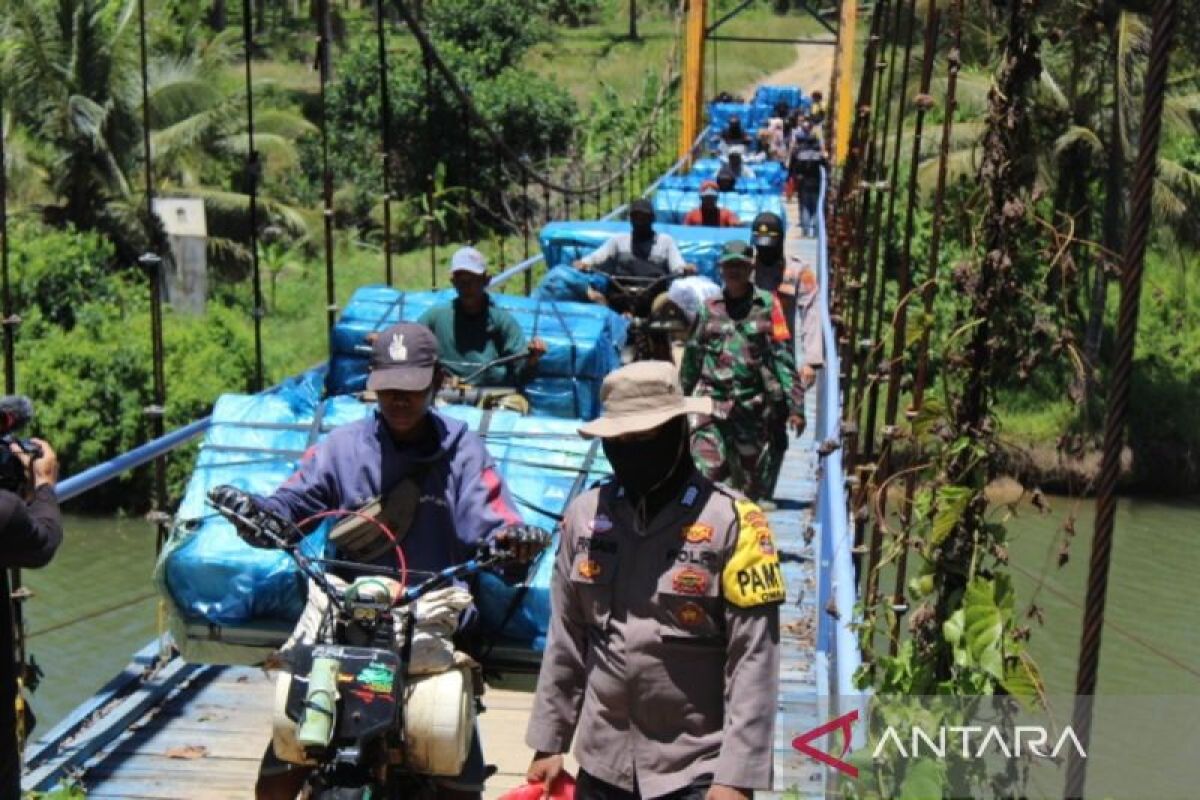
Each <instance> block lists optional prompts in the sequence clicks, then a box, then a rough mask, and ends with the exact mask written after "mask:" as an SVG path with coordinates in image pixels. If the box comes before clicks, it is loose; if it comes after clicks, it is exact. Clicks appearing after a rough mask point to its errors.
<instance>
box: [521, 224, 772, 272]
mask: <svg viewBox="0 0 1200 800" xmlns="http://www.w3.org/2000/svg"><path fill="white" fill-rule="evenodd" d="M654 230H656V231H660V232H662V233H665V234H667V235H669V236H670V237H671V238H672V239H674V240H675V243H676V244H677V245H678V246H679V252H680V253H681V254H682V255H683V259H684V261H687V262H689V263H691V264H695V265H696V267H697V268H698V269H699V271H700V274H701V275H706V276H708V277H709V278H712V279H713V280H719V278H718V277H717V274H718V273H717V259H718V258H719V257H720V255H721V249H722V248H723V247H724V246H725V243H726V242H728V241H733V240H740V241H743V242H748V241H750V233H749V231H748V230H747V229H745V228H705V227H700V226H687V225H663V224H660V223H657V222H656V223H655V224H654ZM618 233H629V223H628V222H551V223H550V224H549V225H547V226H546V227H544V228H542V232H541V233H540V234H539V235H538V241H539V242H540V244H541V246H542V255H544V256H545V258H546V265H547V266H548V267H551V268H553V267H557V266H562V265H569V264H570V263H571V262H572V261H574V260H575V259H577V258H580V257H582V256H585V255H587V254H588V253H590V252H592V251H593V250H595V249H596V248H597V247H599V246H600V245H602V244H604V242H605V241H607V240H608V238H609V237H610V236H613V235H614V234H618ZM547 277H548V276H547Z"/></svg>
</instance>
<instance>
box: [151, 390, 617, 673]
mask: <svg viewBox="0 0 1200 800" xmlns="http://www.w3.org/2000/svg"><path fill="white" fill-rule="evenodd" d="M322 377H323V375H321V374H320V373H319V372H312V373H307V374H306V375H305V376H304V377H303V378H302V379H300V380H296V381H291V382H289V383H288V384H286V385H284V386H282V387H279V388H277V389H275V390H272V391H270V392H268V393H265V394H262V395H254V396H248V395H225V396H223V397H221V399H220V400H218V401H217V404H216V407H215V408H214V409H213V415H212V425H211V427H210V428H209V430H208V433H207V434H206V436H205V439H204V443H203V444H202V445H201V448H200V455H199V458H198V460H197V464H196V469H195V471H194V472H193V473H192V477H191V479H190V481H189V482H188V487H187V492H186V494H185V495H184V499H183V502H182V504H181V505H180V508H179V512H178V514H177V516H176V520H177V521H176V525H175V528H174V530H173V531H172V534H171V538H170V540H169V542H168V544H167V546H166V547H165V548H164V550H163V554H162V556H161V557H160V561H159V564H158V567H157V569H156V580H157V581H158V583H159V587H160V591H161V592H162V593H163V595H164V597H165V598H166V599H167V601H168V603H169V604H170V606H171V608H172V610H173V615H174V616H175V618H176V619H177V620H178V621H181V622H183V623H185V624H191V625H192V626H195V625H197V624H199V625H200V626H201V628H202V629H203V628H204V627H205V626H218V627H220V628H224V629H237V628H240V627H252V628H255V629H258V630H263V629H269V630H277V631H278V632H279V633H278V636H279V638H278V641H277V642H275V643H274V644H276V645H277V644H278V643H280V642H282V641H283V639H284V638H286V635H287V633H288V632H289V631H290V630H291V626H292V625H294V624H295V621H296V620H297V619H298V618H299V616H300V613H301V611H302V610H303V607H304V601H305V592H306V587H305V580H304V578H303V576H302V575H301V574H300V572H299V570H298V569H297V568H296V566H295V564H294V562H293V561H292V560H291V559H290V558H289V557H288V556H286V555H285V554H283V553H280V552H276V551H271V550H260V549H256V548H253V547H250V546H249V545H246V544H245V543H243V542H242V541H241V540H240V539H239V538H238V536H237V534H236V533H235V532H234V530H233V527H232V526H231V525H230V524H229V523H228V522H226V521H225V520H224V518H222V517H220V516H219V515H217V514H216V513H215V512H214V511H213V510H212V509H211V508H210V507H208V506H207V505H206V504H205V498H206V497H207V494H208V491H209V490H210V489H211V488H213V487H214V486H218V485H221V484H232V485H234V486H238V487H240V488H243V489H246V490H247V491H252V492H256V493H258V494H264V495H265V494H270V493H271V492H272V491H274V490H275V488H276V487H277V486H278V485H279V484H280V483H282V482H283V481H284V480H285V479H286V478H287V477H288V476H289V475H290V474H291V473H292V472H293V471H294V469H295V467H296V463H297V461H298V459H299V457H300V455H301V454H302V453H303V452H304V450H305V449H307V448H308V447H309V446H311V445H312V444H313V443H315V442H317V441H319V440H320V439H323V438H324V437H325V435H327V433H328V432H329V431H330V430H332V429H333V428H334V427H336V426H338V425H342V424H345V423H348V422H351V421H354V420H357V419H361V418H362V417H364V416H366V415H368V414H371V413H372V412H373V410H374V405H373V404H365V403H362V402H359V401H358V400H356V399H354V398H352V397H334V398H331V399H329V400H326V401H325V402H324V403H321V402H320V379H321V378H322ZM318 409H319V411H318ZM439 410H440V411H441V412H443V413H445V414H447V415H449V416H452V417H455V418H456V419H461V420H463V421H464V422H466V423H467V424H468V426H469V427H470V428H471V429H472V430H479V429H480V427H481V425H482V423H483V420H484V415H485V414H486V415H487V426H486V435H485V440H486V441H487V445H488V450H489V451H490V452H491V454H492V456H493V458H495V460H496V462H497V468H498V471H499V472H500V475H501V476H502V477H503V479H504V481H505V483H506V485H507V486H508V488H509V491H510V492H511V494H512V495H513V499H514V500H515V501H516V502H517V504H518V506H519V507H520V510H521V512H522V515H523V516H524V518H525V520H526V521H527V522H529V523H530V524H535V525H540V526H542V527H545V528H553V527H554V526H555V524H556V522H557V518H558V516H559V515H561V514H562V511H563V509H564V508H565V507H566V504H567V502H568V500H569V499H571V498H573V497H574V496H575V495H576V494H578V493H580V492H581V491H583V490H584V489H586V488H587V487H588V486H590V485H591V484H592V483H594V482H595V481H596V480H598V479H600V478H602V477H603V476H604V475H606V474H608V472H609V467H608V462H607V461H606V460H605V458H604V452H603V450H601V449H600V448H599V447H598V446H597V444H596V440H593V441H587V440H584V439H581V438H580V437H579V436H578V434H577V428H578V426H579V424H580V420H560V419H550V418H537V417H522V416H520V415H518V414H515V413H513V412H510V411H494V412H483V411H480V410H478V409H475V408H470V407H465V406H448V407H445V408H442V409H439ZM314 419H317V420H318V422H317V423H314ZM324 548H325V533H324V529H321V530H318V531H317V532H315V533H313V534H310V536H309V538H308V539H307V540H306V549H307V552H309V553H310V554H312V555H317V554H321V553H322V552H323V551H324ZM554 550H555V545H553V544H552V545H551V547H550V548H548V549H547V550H546V551H545V553H543V554H542V556H540V557H539V559H538V561H537V562H535V564H534V565H533V566H532V567H531V569H530V576H529V580H528V588H527V589H526V590H525V591H524V592H522V593H521V596H520V598H519V600H520V602H519V603H518V604H516V605H515V606H514V605H513V600H514V597H517V594H518V590H517V588H516V587H512V586H509V585H507V584H505V583H504V582H503V581H502V580H501V579H500V578H499V577H497V576H494V575H487V576H482V577H481V579H480V588H479V591H478V593H477V595H476V601H477V606H478V609H479V612H480V619H481V622H482V624H483V626H484V630H485V632H486V633H488V634H489V635H494V636H501V637H503V638H504V639H506V640H510V641H515V642H516V643H518V644H520V645H523V646H527V647H530V648H533V649H537V650H540V649H541V648H542V646H543V644H544V641H545V634H546V627H547V622H548V619H549V609H550V606H549V603H550V599H549V587H550V575H551V571H552V565H553V560H554ZM501 623H504V628H503V630H500V626H501ZM176 636H177V638H179V634H178V633H177V634H176ZM180 645H181V647H182V648H183V649H184V652H185V655H186V654H187V653H188V642H186V641H184V642H180ZM268 649H269V648H268ZM255 654H257V656H258V657H261V655H262V653H261V652H257V651H253V650H252V651H250V652H247V651H245V650H242V651H238V650H237V649H236V648H227V649H225V650H223V651H222V650H219V649H214V648H211V647H210V648H208V649H207V650H205V651H204V657H206V658H207V659H212V660H218V661H220V662H221V663H235V662H239V661H253V660H254V658H255Z"/></svg>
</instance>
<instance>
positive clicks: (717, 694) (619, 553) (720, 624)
mask: <svg viewBox="0 0 1200 800" xmlns="http://www.w3.org/2000/svg"><path fill="white" fill-rule="evenodd" d="M600 397H601V400H602V401H603V403H604V415H603V416H601V417H600V418H599V419H596V420H594V421H592V422H589V423H588V424H586V425H584V426H583V427H582V428H580V433H581V434H582V435H583V436H585V437H589V438H590V437H599V438H600V439H601V444H602V446H603V448H604V453H605V455H606V456H607V457H608V460H609V463H610V464H611V465H612V468H613V478H612V479H611V480H609V481H607V482H605V483H602V484H600V485H599V486H598V487H596V488H593V489H592V490H590V491H589V492H587V493H586V494H584V495H582V496H581V497H580V498H578V499H577V500H575V501H574V502H573V503H572V504H571V505H570V506H569V507H568V508H567V510H566V515H565V518H564V520H563V526H562V539H561V543H560V546H559V550H558V554H557V557H556V560H555V566H554V577H553V581H552V584H551V592H552V603H553V611H552V613H551V618H550V632H549V638H548V640H547V643H546V651H545V654H544V656H543V659H542V669H541V674H540V675H539V676H538V686H537V694H536V696H535V699H534V707H533V713H532V714H531V715H530V721H529V727H528V730H527V733H526V737H525V738H526V743H527V744H528V745H529V746H530V747H532V748H533V749H534V750H535V751H536V754H535V756H534V759H533V762H532V763H531V764H530V767H529V771H528V774H527V778H528V779H529V780H530V781H533V782H543V783H544V784H545V785H546V786H547V787H549V786H550V785H551V784H552V783H553V780H554V778H555V777H556V776H557V775H558V774H559V773H560V772H561V770H562V763H563V760H562V759H563V757H562V754H563V753H565V752H566V751H567V749H568V747H569V746H570V744H571V741H572V738H574V740H575V748H574V752H575V757H576V759H577V760H578V762H579V765H580V773H579V778H578V785H577V787H576V796H577V797H579V798H580V799H581V800H594V798H605V799H606V800H607V799H609V798H611V799H612V800H634V798H667V797H669V798H671V800H700V799H701V798H708V800H737V798H745V797H747V796H749V794H750V793H751V792H752V790H754V789H767V788H770V784H771V768H772V736H773V733H774V717H775V705H776V688H777V684H778V677H779V675H778V673H779V654H778V647H779V603H781V602H782V601H783V599H784V588H783V584H782V580H781V574H780V569H779V560H778V557H777V555H776V553H775V545H774V539H773V537H772V534H771V530H770V528H769V527H768V526H767V522H766V519H765V517H764V515H763V513H762V511H760V510H759V508H758V507H757V506H756V505H755V504H754V503H752V502H750V501H749V500H747V499H745V498H744V497H742V496H741V495H739V494H737V493H736V492H733V491H731V490H730V489H728V488H726V487H724V486H721V485H719V484H715V483H713V482H712V481H710V480H708V479H707V478H705V477H704V476H703V475H701V474H700V473H699V472H698V471H697V470H696V467H695V464H694V463H693V461H692V459H691V456H690V455H689V453H688V435H689V424H688V417H687V415H688V414H690V413H706V412H708V411H709V410H710V407H711V401H710V400H709V399H708V398H699V397H686V396H684V394H683V391H682V389H681V387H680V385H679V378H678V374H677V372H676V370H675V367H674V366H673V365H672V364H670V363H667V362H663V361H641V362H635V363H633V364H630V365H628V366H626V367H622V368H621V369H619V370H617V371H615V372H613V373H611V374H610V375H608V377H606V378H605V379H604V383H603V385H602V386H601V389H600Z"/></svg>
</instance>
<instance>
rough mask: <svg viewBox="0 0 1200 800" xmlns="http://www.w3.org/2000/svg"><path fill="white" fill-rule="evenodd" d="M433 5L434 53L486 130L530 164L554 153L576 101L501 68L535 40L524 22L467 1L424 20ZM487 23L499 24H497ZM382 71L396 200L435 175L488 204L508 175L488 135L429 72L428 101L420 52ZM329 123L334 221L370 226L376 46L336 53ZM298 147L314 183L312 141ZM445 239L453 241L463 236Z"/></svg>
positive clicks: (376, 160) (452, 233)
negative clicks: (465, 94)
mask: <svg viewBox="0 0 1200 800" xmlns="http://www.w3.org/2000/svg"><path fill="white" fill-rule="evenodd" d="M434 8H437V10H438V11H437V19H438V20H440V22H437V20H431V23H430V24H431V29H432V30H433V31H434V36H437V38H438V50H439V53H440V54H442V56H443V59H444V60H445V61H446V64H448V66H449V67H450V70H451V72H452V73H454V74H455V76H456V77H457V78H458V80H460V82H462V85H463V86H464V88H467V89H468V90H469V91H470V94H472V98H473V101H474V102H473V104H474V107H475V108H476V109H478V110H479V113H480V114H481V115H482V116H484V119H485V120H486V121H487V124H488V125H490V126H491V127H492V130H494V131H497V132H498V133H499V136H500V138H502V139H503V140H504V143H505V144H506V145H508V146H509V148H510V149H511V150H512V151H514V152H517V154H527V155H529V156H530V157H533V158H541V157H544V156H546V155H558V154H562V152H563V151H564V149H565V146H566V144H568V143H569V142H570V139H571V132H572V127H574V124H575V120H576V116H577V109H576V106H575V101H574V100H572V98H571V96H570V95H569V94H568V92H566V90H565V89H564V88H562V86H559V85H558V84H556V83H553V82H551V80H547V79H544V78H540V77H538V76H535V74H533V73H530V72H528V71H526V70H521V68H518V67H511V66H506V65H508V64H512V62H515V61H516V60H517V54H518V53H520V52H523V50H524V49H526V48H527V47H528V46H529V44H530V43H533V41H535V37H534V34H532V32H529V30H527V28H526V22H527V19H523V18H522V17H521V14H517V13H514V11H512V8H511V6H510V5H509V4H506V2H499V1H498V0H487V1H486V2H474V4H467V2H460V1H458V0H455V1H454V2H449V4H437V5H436V6H432V7H431V14H433V10H434ZM468 8H470V11H469V13H468ZM443 14H444V16H443ZM493 18H503V24H500V23H499V22H496V19H493ZM493 22H496V24H494V25H493V24H492V23H493ZM485 23H486V24H485ZM534 28H536V26H534ZM481 37H492V38H494V42H493V43H492V44H488V46H484V44H480V41H481ZM502 54H508V55H502ZM388 74H389V98H390V104H391V125H390V128H391V139H392V151H394V154H395V157H394V160H392V162H391V173H390V184H391V191H392V193H394V194H395V196H396V197H401V198H415V197H421V196H424V193H425V191H426V188H427V187H428V181H430V178H431V174H433V173H434V172H437V170H439V169H440V172H442V181H443V184H444V185H445V186H450V187H469V192H470V193H472V196H473V197H475V199H476V200H484V201H486V199H487V198H492V197H494V196H496V194H497V193H498V192H499V191H500V190H502V188H504V187H506V186H509V179H510V174H511V169H509V170H508V172H506V170H505V169H504V168H503V163H502V161H503V160H502V157H500V156H499V155H498V154H497V149H496V146H494V144H493V143H492V142H491V139H490V138H488V137H486V136H485V134H484V133H482V132H481V131H479V130H476V127H475V126H473V125H470V124H469V122H468V120H467V118H466V115H464V114H463V112H462V108H461V103H460V102H458V98H457V96H456V95H455V94H454V92H452V91H451V89H450V86H449V85H448V84H446V83H445V82H444V80H443V79H442V78H440V76H439V74H438V73H437V72H434V73H433V78H432V83H431V86H430V89H431V90H432V95H431V96H427V91H426V83H425V68H424V64H422V61H421V56H420V54H419V53H414V52H412V50H404V52H401V53H398V54H397V55H396V56H395V58H392V59H391V61H390V64H389V73H388ZM328 125H329V136H330V169H331V170H332V173H334V174H335V175H336V176H337V180H338V185H340V186H342V187H344V188H343V190H342V191H340V192H338V196H337V199H336V207H337V212H338V222H340V223H342V224H347V223H348V224H355V225H358V227H360V228H370V227H371V225H372V221H371V217H372V211H373V210H374V209H376V206H377V205H379V203H380V200H382V198H380V196H382V176H380V167H382V160H380V155H379V154H380V151H382V138H383V133H382V127H383V126H382V112H380V101H379V65H378V54H377V49H376V44H374V43H373V42H372V41H368V40H366V38H361V40H355V41H354V42H353V43H352V44H350V46H349V48H348V50H347V52H346V53H344V54H341V55H340V56H338V70H337V73H336V79H335V82H334V83H332V84H331V85H330V89H329V104H328ZM304 148H305V157H304V160H302V162H304V163H305V164H306V168H307V176H308V181H310V184H312V185H313V186H318V185H319V181H320V172H319V170H320V158H319V144H318V143H316V142H308V143H306V144H305V145H304ZM467 191H468V190H462V193H463V194H466V192H467ZM444 233H445V236H446V237H449V239H454V237H458V235H460V234H461V231H458V230H455V229H450V230H445V231H444Z"/></svg>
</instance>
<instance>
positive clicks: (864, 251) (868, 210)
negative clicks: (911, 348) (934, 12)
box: [842, 0, 900, 550]
mask: <svg viewBox="0 0 1200 800" xmlns="http://www.w3.org/2000/svg"><path fill="white" fill-rule="evenodd" d="M894 8H895V9H896V11H895V13H893V15H892V16H893V17H894V19H893V22H892V24H891V26H890V27H888V26H887V25H885V27H884V34H885V35H884V36H882V37H881V41H883V40H884V39H889V38H890V39H892V41H893V42H894V41H895V40H896V29H897V25H896V22H897V21H898V20H899V8H900V3H899V0H896V3H895V5H894ZM885 13H886V12H885ZM885 21H886V20H885ZM894 50H895V47H894V45H893V57H892V58H890V59H884V58H880V59H877V60H876V63H875V70H876V71H877V72H878V73H879V74H878V75H877V76H876V78H877V82H876V85H875V87H874V88H875V96H874V100H873V108H874V109H875V110H876V111H877V110H878V109H879V108H880V107H881V106H882V108H883V114H882V115H881V114H879V113H873V114H872V120H871V130H870V135H869V138H868V142H867V159H866V165H865V174H866V176H867V181H868V184H869V185H868V186H867V188H866V189H865V190H864V196H863V210H862V214H861V216H860V218H859V220H858V237H859V245H858V247H857V248H856V249H857V251H858V253H857V255H858V258H857V259H856V266H855V281H854V284H855V286H856V291H855V294H854V304H853V306H852V307H851V309H850V330H849V343H848V345H847V351H848V353H849V356H850V358H849V366H848V367H847V382H846V386H845V387H844V389H843V393H842V396H843V398H844V400H843V414H844V419H845V420H846V422H845V423H844V425H845V428H846V430H847V431H848V434H847V436H846V445H845V453H846V458H845V464H846V472H847V474H848V475H850V476H851V481H852V486H853V489H854V491H853V492H852V495H851V500H850V507H851V515H852V518H853V522H854V547H855V550H860V549H861V547H862V543H863V534H864V526H863V523H864V522H865V517H864V515H863V513H864V509H865V504H864V502H863V498H864V497H865V494H864V490H865V487H866V484H867V481H866V480H865V470H864V468H863V465H862V463H861V462H860V459H859V454H860V451H861V443H862V437H863V435H864V431H863V430H862V427H861V423H860V410H861V408H860V397H861V395H862V387H863V381H864V375H863V373H864V372H865V370H866V355H867V354H866V347H864V343H863V342H862V331H866V330H869V329H870V327H871V312H872V309H873V308H874V305H875V303H874V298H875V284H876V282H877V272H878V269H877V258H876V257H877V255H878V241H879V226H880V222H881V220H882V213H881V210H882V206H883V197H882V195H881V194H880V190H881V186H880V183H881V182H880V181H879V174H880V169H881V165H880V161H881V159H882V153H881V152H880V151H881V147H880V145H879V130H880V122H881V120H882V124H883V127H884V129H885V130H886V129H887V126H888V124H889V122H888V120H889V118H890V110H891V93H892V81H891V80H887V81H886V82H885V81H884V80H883V71H884V70H885V69H886V68H887V66H888V64H889V63H895V57H894ZM885 87H886V88H885ZM868 229H870V232H871V233H870V244H869V245H868V246H866V247H864V246H863V244H862V240H863V237H865V236H867V230H868ZM864 271H865V272H866V280H865V281H864V280H863V272H864ZM865 344H866V346H867V347H869V343H865Z"/></svg>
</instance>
